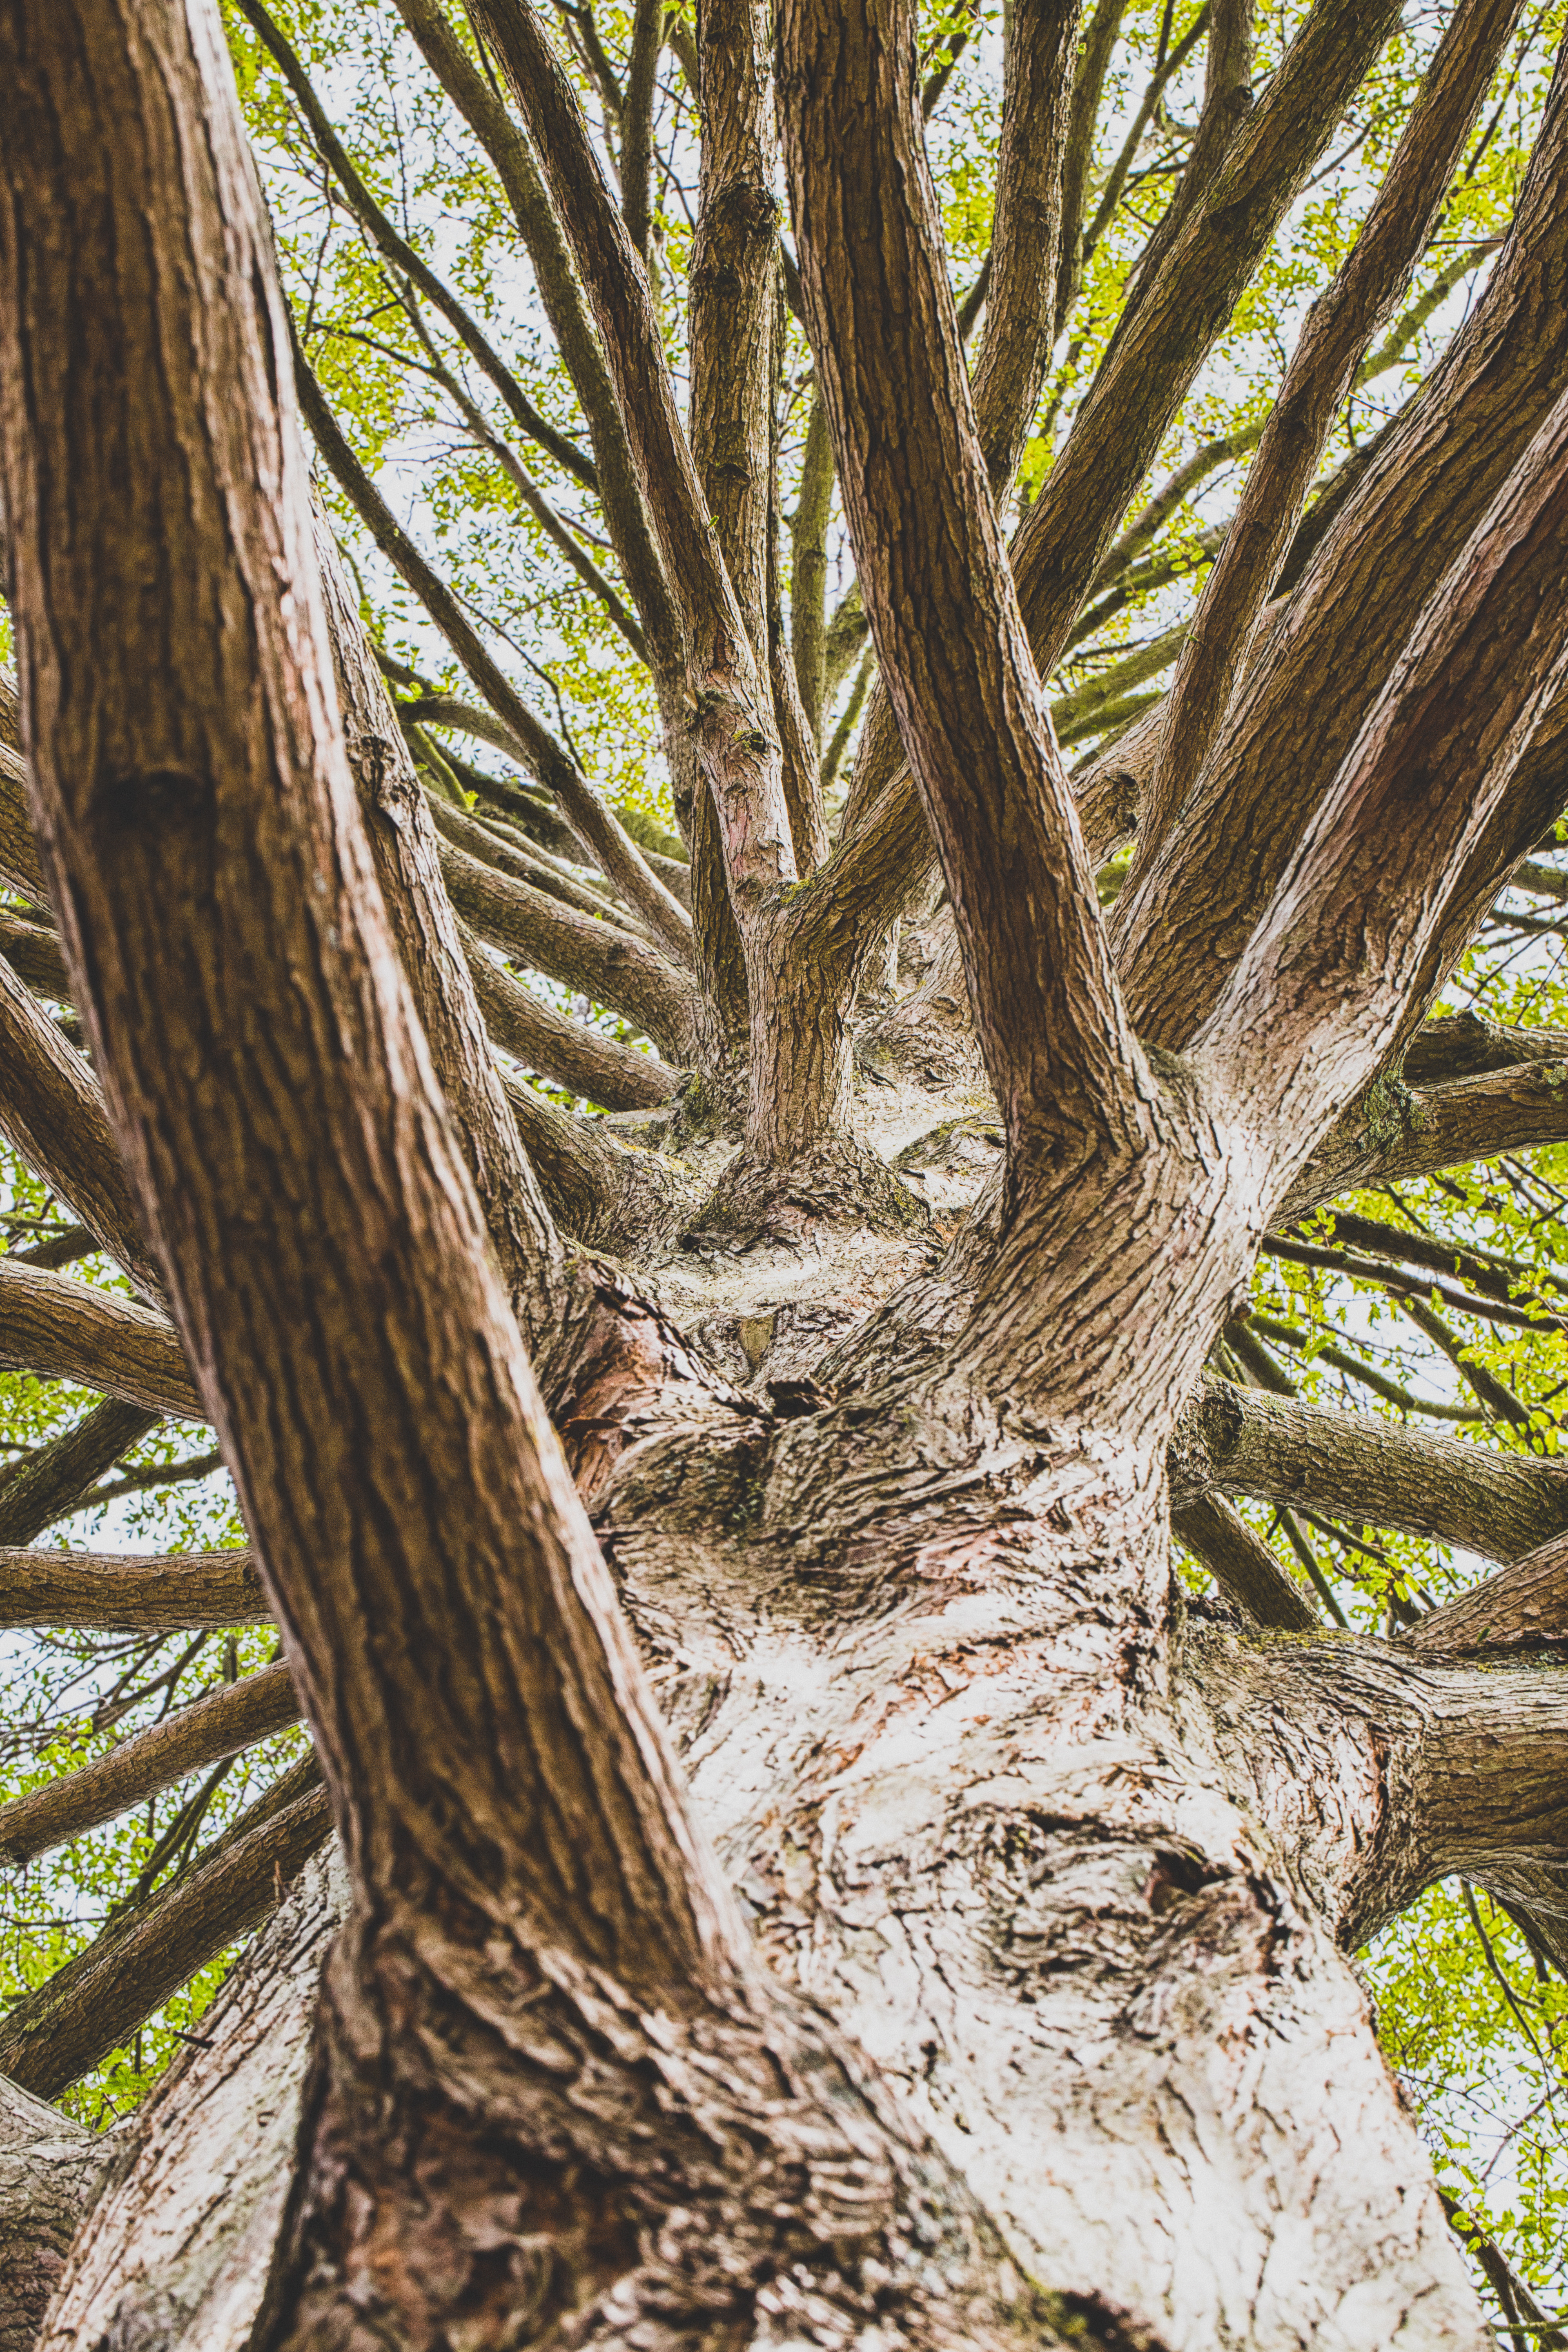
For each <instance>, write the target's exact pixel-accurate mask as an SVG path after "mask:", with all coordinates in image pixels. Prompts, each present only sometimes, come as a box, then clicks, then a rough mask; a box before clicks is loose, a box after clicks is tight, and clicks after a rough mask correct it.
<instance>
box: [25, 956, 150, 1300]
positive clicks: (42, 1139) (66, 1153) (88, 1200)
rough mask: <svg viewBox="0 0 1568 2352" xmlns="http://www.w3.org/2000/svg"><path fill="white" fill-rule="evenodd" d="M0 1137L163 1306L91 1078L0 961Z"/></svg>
mask: <svg viewBox="0 0 1568 2352" xmlns="http://www.w3.org/2000/svg"><path fill="white" fill-rule="evenodd" d="M0 1134H3V1135H4V1136H5V1138H6V1139H7V1141H8V1142H10V1143H11V1144H13V1145H14V1146H15V1148H16V1150H17V1151H19V1152H20V1153H21V1155H22V1158H23V1159H24V1160H26V1163H27V1165H28V1167H29V1168H31V1169H32V1170H33V1171H34V1173H35V1175H38V1176H41V1177H43V1179H44V1180H45V1181H46V1182H47V1184H48V1186H49V1187H50V1189H51V1191H53V1192H58V1194H59V1196H60V1198H61V1200H63V1201H64V1202H67V1203H68V1206H69V1208H70V1209H71V1211H72V1213H73V1214H74V1215H76V1216H78V1217H79V1218H80V1220H81V1222H82V1223H83V1224H84V1225H85V1226H86V1227H87V1229H88V1231H89V1233H90V1234H92V1235H93V1237H94V1239H95V1240H96V1241H97V1242H98V1244H99V1245H100V1248H102V1249H105V1250H107V1251H108V1253H109V1255H110V1257H112V1258H114V1259H116V1260H117V1261H118V1263H119V1264H120V1265H121V1266H123V1267H124V1269H125V1271H126V1273H127V1274H128V1275H129V1276H131V1279H132V1282H133V1283H134V1284H135V1285H136V1287H137V1289H138V1290H140V1291H141V1293H142V1297H144V1298H146V1299H148V1300H150V1301H151V1302H153V1304H155V1305H162V1303H163V1282H162V1279H161V1277H160V1276H159V1273H158V1269H157V1266H156V1264H155V1263H154V1261H153V1254H152V1252H151V1251H150V1250H149V1248H148V1246H147V1244H146V1243H145V1241H144V1240H143V1239H142V1227H141V1222H140V1220H139V1218H138V1216H137V1214H136V1209H135V1205H134V1202H132V1195H131V1187H130V1185H129V1184H128V1183H127V1181H126V1178H125V1171H124V1169H123V1167H122V1166H121V1159H120V1153H119V1150H118V1149H117V1147H116V1145H115V1141H114V1138H113V1136H112V1134H111V1133H110V1126H109V1120H108V1118H107V1116H106V1114H105V1111H104V1108H103V1097H102V1096H101V1094H100V1091H99V1087H98V1084H97V1081H96V1080H95V1079H94V1077H93V1076H92V1073H91V1071H90V1070H89V1067H88V1066H87V1064H86V1062H85V1061H84V1060H83V1059H82V1057H81V1055H79V1053H77V1052H76V1050H75V1048H74V1047H73V1046H70V1045H67V1043H66V1041H65V1039H64V1038H63V1037H62V1036H61V1035H60V1033H59V1031H58V1029H57V1028H56V1026H55V1024H54V1023H53V1022H52V1021H51V1020H50V1019H49V1017H48V1015H47V1013H45V1012H43V1011H42V1010H41V1009H40V1007H39V1006H38V1005H37V1003H35V1001H34V998H33V996H32V993H31V992H30V991H29V990H28V989H27V988H26V985H25V984H24V982H22V980H21V979H20V977H19V976H18V974H17V973H16V972H15V971H12V969H11V966H10V964H9V963H8V962H6V961H4V960H0Z"/></svg>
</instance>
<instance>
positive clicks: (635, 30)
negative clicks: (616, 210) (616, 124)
mask: <svg viewBox="0 0 1568 2352" xmlns="http://www.w3.org/2000/svg"><path fill="white" fill-rule="evenodd" d="M664 11H665V0H637V12H636V14H635V15H634V16H633V18H632V48H631V57H630V58H629V60H628V62H627V66H626V103H625V105H624V106H623V108H622V110H621V210H622V212H623V213H624V214H625V215H626V235H627V236H629V237H630V238H631V241H632V243H633V244H634V245H635V246H636V247H637V251H638V252H639V253H640V254H641V256H642V257H643V262H644V265H645V267H648V268H651V266H652V259H653V257H652V255H651V254H650V253H649V251H648V237H649V235H650V233H651V230H652V226H653V212H652V204H651V190H652V180H653V109H654V100H655V97H656V96H657V94H658V53H659V50H660V49H661V48H662V47H663V46H664Z"/></svg>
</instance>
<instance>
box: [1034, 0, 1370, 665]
mask: <svg viewBox="0 0 1568 2352" xmlns="http://www.w3.org/2000/svg"><path fill="white" fill-rule="evenodd" d="M1398 14H1399V11H1398V6H1397V0H1373V5H1367V0H1317V5H1315V6H1314V7H1313V9H1312V12H1311V15H1310V16H1309V17H1308V19H1307V21H1306V23H1305V24H1304V25H1303V26H1302V27H1301V29H1300V32H1299V33H1298V34H1297V36H1296V38H1295V40H1294V41H1293V43H1292V44H1291V46H1290V48H1289V51H1288V52H1287V54H1286V57H1285V59H1284V61H1283V63H1282V64H1281V65H1280V67H1279V70H1278V72H1277V73H1276V74H1275V75H1274V77H1273V79H1272V81H1271V82H1270V84H1269V87H1268V94H1267V95H1266V97H1265V98H1264V100H1263V101H1262V103H1261V104H1260V105H1258V106H1256V107H1254V108H1253V110H1252V111H1251V113H1250V115H1248V117H1247V121H1245V123H1244V124H1243V126H1242V129H1241V131H1240V132H1239V134H1238V136H1237V140H1236V142H1235V145H1234V146H1233V148H1232V150H1231V152H1230V153H1229V155H1228V156H1227V157H1226V162H1225V164H1224V166H1223V167H1222V169H1221V171H1220V172H1219V173H1218V176H1217V177H1216V178H1215V180H1214V181H1213V182H1212V183H1211V184H1210V186H1209V187H1208V189H1207V190H1206V191H1205V196H1204V199H1203V201H1202V202H1201V203H1200V204H1199V205H1198V206H1197V207H1196V209H1195V210H1194V213H1193V215H1191V217H1190V218H1189V219H1188V220H1187V222H1186V224H1185V226H1184V228H1183V230H1182V233H1181V235H1180V236H1178V238H1177V239H1176V242H1175V244H1174V245H1173V247H1172V249H1171V251H1170V252H1169V253H1168V254H1167V255H1166V257H1165V259H1164V261H1163V265H1162V266H1161V268H1160V269H1159V271H1158V272H1157V274H1156V277H1155V279H1154V282H1153V284H1152V286H1151V287H1150V289H1149V292H1148V295H1147V297H1146V298H1145V299H1144V301H1143V302H1142V305H1141V306H1140V308H1139V310H1138V313H1137V316H1136V317H1135V318H1134V319H1133V320H1132V321H1131V325H1130V326H1129V328H1128V330H1127V331H1126V333H1125V334H1123V335H1121V337H1119V338H1118V340H1117V342H1116V344H1115V347H1114V349H1113V350H1112V351H1111V352H1110V353H1108V355H1107V357H1106V359H1105V361H1104V362H1103V363H1102V365H1101V367H1100V373H1099V375H1098V376H1097V377H1096V379H1095V382H1094V385H1093V387H1092V389H1091V391H1090V393H1089V397H1088V399H1087V401H1086V402H1085V404H1084V405H1083V407H1082V408H1081V409H1080V410H1079V415H1078V417H1077V419H1076V421H1075V423H1074V425H1073V429H1072V431H1071V433H1070V434H1069V435H1068V440H1067V444H1066V446H1065V447H1064V449H1063V450H1062V452H1061V455H1060V456H1059V457H1058V460H1057V463H1056V465H1055V467H1053V468H1052V470H1051V473H1050V474H1049V476H1048V477H1047V480H1046V482H1045V484H1044V486H1043V487H1042V488H1041V491H1040V494H1039V496H1038V498H1037V499H1036V500H1035V502H1034V505H1033V506H1032V507H1031V508H1030V509H1029V511H1028V513H1027V515H1026V517H1025V519H1024V521H1023V524H1022V526H1021V527H1020V529H1019V530H1018V533H1017V535H1016V540H1015V541H1014V546H1013V570H1014V573H1015V576H1016V581H1017V587H1018V603H1019V605H1020V607H1021V608H1022V611H1023V614H1024V618H1025V622H1026V625H1027V629H1028V634H1029V643H1030V645H1031V646H1033V648H1034V653H1035V658H1036V661H1037V665H1038V667H1039V669H1040V672H1041V675H1042V676H1044V675H1046V674H1047V673H1048V672H1049V671H1050V670H1051V669H1052V668H1054V667H1055V666H1056V663H1057V661H1058V657H1059V656H1060V653H1061V650H1062V647H1063V646H1064V645H1065V643H1066V641H1067V635H1068V631H1069V630H1070V628H1071V627H1072V624H1073V622H1074V620H1075V618H1076V617H1077V614H1078V609H1079V604H1081V603H1082V601H1083V596H1084V593H1085V591H1086V590H1087V588H1088V586H1089V582H1090V581H1091V580H1092V579H1093V577H1094V575H1095V573H1096V572H1098V571H1099V569H1100V562H1101V561H1102V559H1103V558H1104V555H1105V552H1106V550H1107V549H1108V547H1109V546H1110V541H1111V539H1112V537H1113V536H1114V533H1115V530H1116V527H1117V525H1118V523H1119V522H1120V521H1121V517H1122V515H1123V514H1124V513H1125V511H1126V509H1127V504H1128V501H1129V499H1131V497H1132V495H1133V493H1134V491H1135V490H1136V489H1137V487H1138V484H1139V482H1140V481H1141V480H1142V477H1143V475H1144V474H1145V473H1146V472H1147V470H1148V467H1149V465H1150V463H1151V461H1152V458H1153V457H1154V454H1155V452H1156V450H1157V449H1158V448H1159V446H1160V443H1161V442H1162V440H1163V438H1164V436H1165V433H1166V431H1167V429H1168V427H1169V425H1170V423H1171V419H1172V417H1173V415H1174V414H1175V411H1176V407H1177V404H1179V402H1180V401H1181V400H1182V398H1183V396H1184V394H1185V393H1186V390H1187V387H1188V385H1189V384H1190V383H1192V380H1193V377H1194V374H1195V373H1196V371H1197V369H1198V368H1199V367H1200V366H1201V364H1202V362H1203V361H1204V359H1205V356H1206V354H1207V352H1208V351H1209V350H1210V348H1211V346H1212V344H1213V342H1214V340H1215V336H1216V335H1218V334H1219V333H1220V331H1222V329H1223V328H1224V326H1225V323H1226V320H1227V319H1228V318H1229V316H1230V314H1231V311H1232V310H1233V309H1234V308H1235V306H1236V303H1237V299H1238V298H1239V296H1240V294H1241V291H1242V289H1243V288H1244V287H1245V286H1246V284H1247V280H1248V278H1250V277H1251V276H1252V274H1253V271H1254V270H1255V269H1256V268H1257V267H1258V263H1259V261H1260V260H1261V259H1262V257H1263V255H1264V253H1265V251H1266V250H1267V248H1268V241H1269V239H1270V238H1271V237H1272V236H1273V235H1274V232H1275V230H1276V228H1277V227H1278V226H1279V222H1280V221H1281V219H1282V218H1283V217H1284V215H1285V213H1286V212H1287V211H1288V209H1289V205H1290V204H1291V203H1292V201H1293V200H1294V198H1295V195H1296V193H1297V191H1298V189H1299V188H1300V184H1301V182H1302V180H1303V179H1304V177H1305V176H1306V173H1307V172H1308V171H1309V170H1310V167H1311V165H1312V163H1313V162H1314V161H1315V160H1316V158H1317V156H1318V155H1319V154H1320V153H1321V151H1322V148H1323V145H1324V143H1325V142H1326V141H1327V139H1328V137H1329V135H1330V133H1331V131H1332V128H1333V126H1334V124H1335V122H1337V121H1338V120H1339V118H1340V116H1341V114H1342V112H1343V110H1344V109H1345V107H1346V105H1347V104H1348V102H1349V100H1350V99H1351V97H1352V95H1353V93H1354V91H1355V89H1357V87H1358V86H1359V84H1360V83H1361V81H1362V79H1363V77H1364V76H1365V74H1366V73H1367V71H1368V69H1369V68H1370V67H1371V65H1372V62H1373V58H1375V57H1376V56H1377V53H1378V51H1379V49H1380V48H1381V47H1382V46H1383V43H1384V39H1385V38H1386V37H1387V35H1388V33H1389V31H1390V30H1391V29H1392V27H1393V26H1394V24H1395V23H1396V22H1397V20H1398Z"/></svg>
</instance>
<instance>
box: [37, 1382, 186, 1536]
mask: <svg viewBox="0 0 1568 2352" xmlns="http://www.w3.org/2000/svg"><path fill="white" fill-rule="evenodd" d="M162 1417H163V1416H162V1414H161V1413H158V1412H147V1411H145V1409H144V1408H143V1407H142V1406H141V1405H134V1404H127V1403H126V1402H124V1400H123V1399H122V1398H121V1397H112V1396H111V1397H106V1398H105V1399H104V1400H103V1402H102V1403H101V1404H96V1405H94V1406H93V1408H92V1410H91V1412H88V1413H84V1414H83V1416H82V1418H81V1420H80V1421H79V1422H78V1423H76V1425H75V1427H74V1428H72V1429H68V1430H66V1431H64V1432H63V1433H61V1435H59V1436H58V1437H54V1438H51V1439H50V1440H49V1443H48V1444H47V1445H45V1446H42V1447H40V1449H39V1450H38V1452H37V1454H34V1456H33V1458H32V1460H31V1461H30V1462H24V1463H23V1464H22V1465H21V1467H20V1468H19V1469H17V1470H16V1471H14V1472H13V1474H12V1475H11V1476H10V1477H9V1478H7V1479H6V1480H5V1485H4V1486H0V1545H11V1544H30V1543H31V1542H32V1540H33V1538H34V1537H35V1536H41V1535H42V1534H43V1532H44V1529H45V1528H49V1527H53V1526H54V1524H55V1522H56V1521H57V1520H58V1519H63V1518H66V1517H68V1516H69V1515H70V1513H71V1512H72V1511H75V1510H79V1508H80V1507H81V1505H82V1503H83V1501H84V1499H85V1498H87V1497H89V1496H90V1495H91V1492H92V1489H93V1488H94V1487H95V1486H97V1484H98V1482H99V1480H100V1478H101V1477H102V1476H103V1475H104V1472H105V1471H106V1470H111V1469H112V1468H113V1467H114V1465H115V1464H116V1463H117V1462H118V1461H119V1460H120V1458H121V1455H122V1454H127V1453H129V1452H130V1450H131V1448H132V1446H133V1445H135V1444H138V1443H139V1442H140V1441H141V1439H142V1438H143V1437H145V1436H147V1434H148V1433H149V1432H150V1431H152V1430H154V1429H156V1428H157V1426H158V1423H159V1422H160V1420H161V1419H162Z"/></svg>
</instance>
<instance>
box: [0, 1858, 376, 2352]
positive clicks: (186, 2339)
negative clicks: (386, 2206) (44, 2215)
mask: <svg viewBox="0 0 1568 2352" xmlns="http://www.w3.org/2000/svg"><path fill="white" fill-rule="evenodd" d="M347 1902H348V1885H347V1879H346V1876H345V1874H344V1872H343V1868H342V1862H341V1860H340V1859H339V1858H338V1856H337V1853H336V1849H335V1848H329V1849H328V1851H327V1852H326V1853H324V1854H322V1855H321V1857H320V1858H319V1859H318V1860H316V1861H313V1862H310V1864H307V1865H306V1867H305V1868H304V1870H303V1871H302V1872H301V1873H300V1876H299V1878H298V1880H297V1882H296V1884H295V1885H293V1886H292V1887H291V1888H290V1890H289V1895H288V1899H287V1900H286V1902H285V1903H284V1904H283V1905H282V1906H281V1907H280V1908H279V1911H278V1913H277V1915H276V1916H275V1917H274V1918H273V1920H272V1922H271V1924H270V1925H269V1926H268V1928H267V1930H266V1932H265V1934H264V1935H262V1936H261V1937H259V1939H258V1942H257V1944H256V1946H255V1947H254V1948H253V1949H252V1951H251V1952H250V1953H249V1954H248V1955H247V1958H246V1960H245V1962H244V1963H243V1964H242V1966H241V1967H240V1968H239V1969H237V1971H236V1972H235V1974H234V1975H233V1976H232V1977H231V1978H230V1979H229V1980H228V1983H227V1984H226V1986H225V1988H224V1990H223V1993H222V1995H221V1996H220V1998H219V2000H217V2001H216V2003H215V2004H214V2006H213V2008H212V2009H210V2010H209V2011H207V2013H206V2015H205V2017H204V2018H203V2020H202V2033H201V2046H198V2047H194V2048H192V2049H190V2050H188V2051H186V2052H185V2053H184V2056H183V2057H181V2058H180V2059H178V2060H177V2061H176V2062H175V2064H174V2067H173V2068H172V2069H171V2072H170V2074H169V2077H168V2078H167V2080H166V2082H165V2084H163V2085H162V2086H161V2087H160V2090H159V2093H158V2095H157V2096H156V2097H155V2098H154V2099H153V2100H152V2101H150V2102H149V2103H148V2104H147V2105H145V2106H142V2107H141V2108H139V2109H138V2110H137V2112H136V2114H135V2115H134V2116H132V2118H131V2119H130V2120H129V2122H128V2124H126V2125H125V2126H121V2135H120V2137H121V2139H122V2141H123V2143H124V2145H123V2147H121V2149H119V2150H117V2160H116V2165H115V2174H114V2179H113V2181H112V2183H111V2184H110V2187H109V2188H108V2189H107V2191H106V2193H105V2194H104V2196H103V2197H102V2198H101V2200H100V2202H99V2203H98V2205H97V2206H96V2208H95V2209H94V2210H93V2212H92V2214H91V2216H90V2219H89V2221H88V2224H87V2228H86V2230H85V2231H84V2232H83V2234H82V2236H81V2238H80V2239H79V2242H78V2244H77V2248H76V2252H75V2255H74V2258H73V2260H72V2263H71V2269H70V2276H69V2282H68V2285H67V2286H66V2288H65V2291H64V2292H63V2294H61V2296H60V2299H59V2301H58V2303H57V2304H56V2306H55V2308H54V2311H53V2312H52V2313H51V2315H50V2321H49V2326H48V2328H47V2331H46V2332H45V2334H44V2335H43V2336H41V2338H40V2339H39V2344H38V2352H47V2347H63V2346H66V2345H69V2346H72V2347H76V2346H79V2344H80V2343H81V2342H82V2341H83V2338H84V2336H89V2334H90V2332H91V2330H92V2329H94V2328H103V2327H105V2326H107V2327H108V2328H110V2329H111V2330H114V2331H117V2332H118V2334H119V2336H120V2338H121V2341H123V2342H125V2343H128V2344H138V2343H143V2344H155V2345H156V2346H157V2347H159V2352H249V2347H251V2345H252V2344H253V2343H254V2341H255V2331H256V2325H257V2314H258V2309H259V2308H260V2306H261V2305H262V2303H263V2299H264V2296H265V2294H266V2288H267V2282H268V2275H269V2273H270V2271H271V2267H272V2260H273V2254H274V2251H275V2248H276V2244H277V2240H278V2235H279V2227H280V2225H281V2223H282V2221H283V2218H284V2214H285V2211H286V2209H287V2205H288V2200H289V2180H290V2176H291V2169H292V2163H293V2157H294V2150H295V2146H296V2142H297V2140H298V2137H299V2132H300V2122H301V2118H302V2115H303V2111H304V2105H305V2097H306V2084H307V2078H308V2072H309V2065H310V2038H311V2031H312V2027H313V2025H314V2021H315V2015H316V2003H317V1990H318V1985H319V1982H320V1979H321V1969H322V1965H323V1963H324V1962H325V1960H326V1958H327V1956H328V1952H329V1950H330V1948H331V1940H332V1937H333V1935H334V1934H335V1932H336V1931H337V1929H338V1927H340V1926H341V1924H342V1917H343V1914H344V1911H345V1910H346V1908H347ZM6 2352H9V2347H6Z"/></svg>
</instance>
